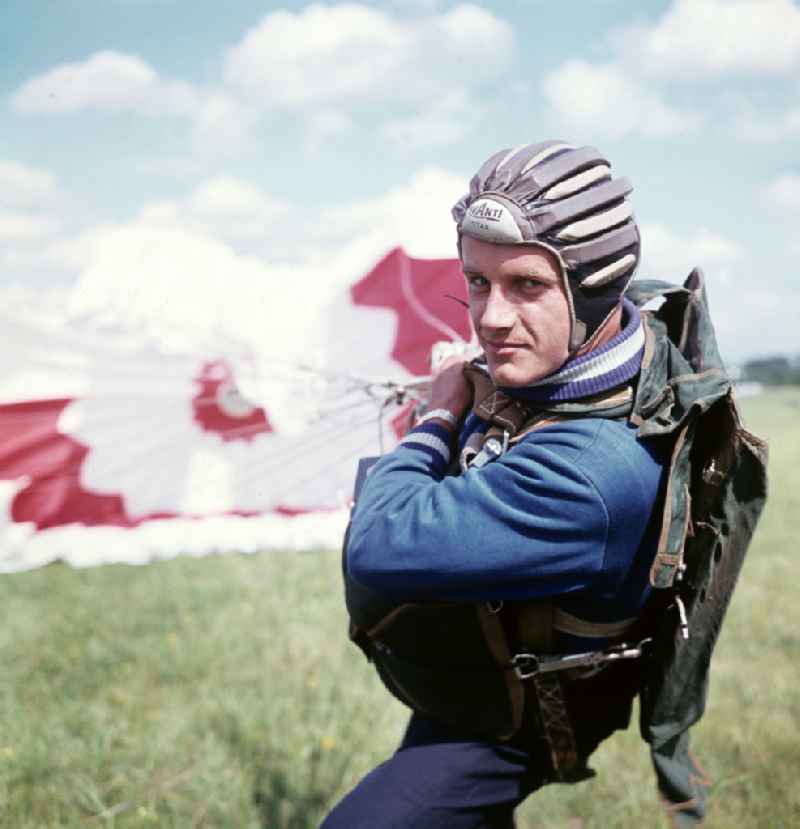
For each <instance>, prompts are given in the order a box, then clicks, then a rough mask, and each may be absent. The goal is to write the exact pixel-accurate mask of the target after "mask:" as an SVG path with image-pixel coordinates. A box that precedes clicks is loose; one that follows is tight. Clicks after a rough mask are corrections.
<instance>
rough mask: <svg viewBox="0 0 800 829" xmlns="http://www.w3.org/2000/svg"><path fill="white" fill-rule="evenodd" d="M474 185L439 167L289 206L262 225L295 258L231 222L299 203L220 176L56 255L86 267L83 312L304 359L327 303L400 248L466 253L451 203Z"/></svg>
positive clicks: (76, 298) (180, 336)
mask: <svg viewBox="0 0 800 829" xmlns="http://www.w3.org/2000/svg"><path fill="white" fill-rule="evenodd" d="M463 187H464V182H463V181H462V179H461V177H457V176H454V175H452V174H450V173H446V172H444V171H442V170H438V169H427V170H422V171H420V172H419V173H418V174H417V175H415V176H413V177H412V178H411V180H410V182H409V183H408V184H407V185H405V186H404V187H399V188H395V189H394V190H391V191H389V192H387V193H386V194H384V195H383V196H380V197H378V198H375V199H370V200H367V201H363V202H358V203H354V204H350V205H345V206H341V207H338V208H335V209H332V210H328V211H322V212H321V213H320V215H319V216H318V217H317V221H315V222H314V223H312V224H309V223H308V221H307V217H306V219H305V221H294V220H293V219H299V218H303V217H302V216H294V215H293V214H292V212H291V211H289V213H288V215H286V216H284V217H283V218H282V220H281V222H280V226H278V227H271V226H269V225H268V224H267V225H264V226H263V228H262V229H263V230H264V232H265V233H268V234H269V233H272V234H275V235H277V236H280V237H283V239H284V245H286V244H288V243H291V242H293V243H294V245H295V247H296V249H297V251H299V254H300V255H299V256H298V258H297V259H296V260H295V261H293V262H280V261H278V260H276V259H275V258H272V257H270V256H268V255H262V256H253V255H244V254H242V253H241V251H240V250H238V249H237V247H236V246H235V243H234V242H231V241H229V240H228V239H227V238H226V237H225V234H224V233H222V232H220V227H222V228H223V229H225V228H227V227H228V225H227V222H228V221H230V220H231V219H232V218H233V220H235V221H238V220H240V218H241V220H242V221H244V222H245V225H246V224H247V223H248V222H251V221H254V218H253V217H256V216H265V215H268V214H269V213H270V211H273V210H275V209H278V210H283V209H286V210H289V208H288V207H285V206H282V205H279V204H277V205H276V203H275V202H273V201H272V200H271V199H269V198H268V197H267V196H265V194H263V193H261V192H259V191H257V190H255V189H254V188H251V187H250V186H249V185H247V184H246V183H244V182H239V181H237V180H235V179H232V178H228V177H217V178H215V179H211V180H209V181H206V182H203V183H202V184H201V185H200V186H198V187H197V188H196V189H195V190H194V191H193V192H192V193H191V194H190V195H189V196H187V198H186V199H184V200H183V201H181V202H160V203H153V204H151V205H149V206H147V207H146V208H145V209H144V210H143V211H142V212H141V214H140V215H139V216H137V217H136V218H135V219H133V220H132V221H130V222H127V223H124V224H119V225H106V226H99V227H95V228H90V229H89V230H87V231H86V232H85V233H83V234H81V235H80V236H78V237H76V238H74V239H72V240H70V241H69V242H68V243H63V244H60V245H59V246H58V249H57V250H55V249H54V250H53V255H54V256H55V255H57V256H58V257H59V259H60V260H61V261H62V262H66V263H67V264H68V265H69V266H70V267H72V268H73V269H74V270H75V271H76V272H77V273H78V274H79V278H78V281H77V283H76V287H75V289H74V290H73V291H72V294H71V301H70V304H69V311H70V313H71V314H72V315H74V316H80V317H85V316H91V317H93V318H94V319H95V320H97V321H100V322H103V323H105V324H114V325H121V326H123V327H124V328H127V329H131V328H133V329H136V330H140V331H143V332H146V333H149V334H151V335H153V336H155V337H156V338H157V339H160V340H161V341H164V340H165V339H166V338H170V337H172V338H175V339H174V340H173V341H174V342H188V343H192V342H193V343H202V342H207V340H208V337H209V336H225V337H228V338H229V339H235V340H240V341H245V342H247V343H249V344H250V345H251V346H254V347H257V348H258V349H259V350H260V351H262V352H264V353H279V354H281V355H282V356H283V357H284V358H285V359H287V360H298V359H300V357H301V356H302V351H303V349H304V348H305V347H306V344H308V343H312V342H313V341H314V338H315V336H316V333H315V332H316V330H317V326H318V322H319V317H320V314H321V313H322V312H323V309H324V308H325V306H326V305H327V303H329V302H330V301H331V299H332V297H333V296H334V295H335V294H337V293H338V292H340V291H342V290H343V289H345V288H346V287H347V286H349V285H351V284H352V283H353V282H354V281H355V280H356V279H358V278H359V277H361V276H363V275H364V273H366V272H367V270H368V269H369V268H371V267H372V266H373V265H374V264H375V262H376V261H378V259H379V258H380V257H382V256H383V255H384V254H385V253H386V252H387V251H388V250H389V249H390V248H392V247H394V246H396V245H398V244H401V245H404V246H405V247H406V250H407V251H408V252H409V253H410V254H411V255H414V256H421V257H432V258H438V257H452V256H454V255H455V231H454V225H453V223H452V221H451V219H450V216H449V209H450V207H451V205H452V204H453V202H454V201H455V200H456V199H457V198H458V197H459V196H460V195H462V189H463ZM421 216H424V217H425V220H424V221H420V217H421ZM203 220H204V221H203ZM204 222H205V223H204ZM309 347H310V346H309Z"/></svg>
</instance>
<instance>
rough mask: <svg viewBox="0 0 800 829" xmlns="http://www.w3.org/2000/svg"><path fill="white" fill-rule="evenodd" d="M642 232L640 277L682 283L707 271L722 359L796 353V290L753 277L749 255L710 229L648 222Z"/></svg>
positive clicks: (712, 313) (710, 301)
mask: <svg viewBox="0 0 800 829" xmlns="http://www.w3.org/2000/svg"><path fill="white" fill-rule="evenodd" d="M641 231H642V265H641V267H640V269H639V276H640V277H641V278H648V279H649V278H657V279H665V280H666V281H668V282H673V283H683V281H684V279H685V278H686V277H687V276H688V274H689V272H690V271H691V269H692V268H694V267H699V268H700V269H701V270H702V271H703V273H704V276H705V284H706V290H707V292H708V301H709V306H710V308H711V318H712V321H713V323H714V327H715V329H716V333H717V340H718V343H719V346H720V351H721V353H722V356H723V359H725V360H734V361H735V360H742V359H746V358H748V357H750V356H752V355H753V354H761V353H763V352H764V348H765V347H767V348H769V349H770V350H775V351H781V350H784V351H787V352H788V351H791V350H796V340H797V335H796V333H795V332H796V325H795V323H794V316H796V309H795V306H796V303H795V301H794V297H793V295H792V291H793V286H790V287H789V288H786V287H782V286H781V285H780V284H775V282H774V281H773V282H772V283H771V284H769V283H768V282H766V281H763V280H755V279H753V278H752V276H751V274H752V273H753V265H752V262H751V261H750V259H749V256H750V254H749V252H748V251H747V250H746V249H745V248H744V247H743V246H742V245H741V244H739V243H738V242H737V241H734V240H733V239H729V238H727V237H725V236H722V235H720V234H719V233H717V232H715V231H713V230H710V229H708V228H700V229H698V230H696V231H693V232H691V233H681V232H678V231H676V230H674V229H673V228H670V227H668V226H667V225H664V224H650V225H645V226H643V227H642V228H641ZM761 270H763V264H761V269H760V270H759V272H761ZM765 332H768V333H765Z"/></svg>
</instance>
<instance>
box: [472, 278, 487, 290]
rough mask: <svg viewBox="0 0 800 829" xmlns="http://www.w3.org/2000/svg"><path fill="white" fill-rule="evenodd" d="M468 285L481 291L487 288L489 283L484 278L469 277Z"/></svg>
mask: <svg viewBox="0 0 800 829" xmlns="http://www.w3.org/2000/svg"><path fill="white" fill-rule="evenodd" d="M467 284H468V285H469V287H470V288H475V289H480V288H485V287H486V286H487V285H488V284H489V282H488V280H487V279H486V278H485V277H483V276H468V277H467Z"/></svg>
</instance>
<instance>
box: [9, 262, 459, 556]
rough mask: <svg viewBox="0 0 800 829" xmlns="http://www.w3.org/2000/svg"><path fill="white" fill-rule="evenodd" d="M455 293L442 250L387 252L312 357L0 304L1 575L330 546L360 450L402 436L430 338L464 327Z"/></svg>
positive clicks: (353, 290)
mask: <svg viewBox="0 0 800 829" xmlns="http://www.w3.org/2000/svg"><path fill="white" fill-rule="evenodd" d="M463 295H464V287H463V279H462V277H461V274H460V266H459V263H458V261H457V260H449V259H446V260H421V259H412V258H410V257H408V256H407V255H406V254H405V253H404V252H403V251H402V250H401V249H400V248H397V249H395V250H392V251H391V252H390V253H389V254H387V255H386V256H385V257H384V258H383V259H382V260H381V261H380V262H379V263H378V264H377V265H376V266H375V267H374V268H373V269H372V270H371V271H370V272H369V273H367V274H366V275H365V276H364V277H363V278H361V279H359V280H358V281H357V282H356V283H355V284H353V285H352V286H350V287H349V288H348V290H347V291H345V292H344V294H343V295H342V296H340V297H339V299H338V300H337V301H336V302H335V303H334V304H333V307H331V309H330V312H329V313H328V315H327V320H328V327H329V333H328V336H327V348H326V355H325V357H326V359H325V362H324V364H323V365H314V366H313V367H312V366H298V365H287V364H284V363H281V362H280V361H277V360H271V359H270V358H269V357H268V356H267V355H259V354H253V353H246V352H243V351H242V350H241V349H237V348H234V347H232V346H231V345H230V343H227V342H226V343H225V344H224V345H221V344H217V346H206V347H204V348H203V349H202V350H198V351H197V352H196V353H191V354H187V353H184V352H175V351H168V350H165V349H164V348H159V347H156V346H155V345H154V344H153V341H152V340H151V339H148V340H143V339H142V338H141V337H136V336H133V335H131V334H129V333H128V334H126V333H125V332H120V331H115V332H113V333H112V332H109V331H108V330H103V329H97V328H95V329H89V328H88V327H87V326H86V325H85V323H84V324H78V323H76V322H75V321H70V320H69V319H55V318H53V317H52V316H50V317H42V315H39V314H36V313H28V314H20V313H19V312H17V313H15V314H12V313H11V312H10V311H8V310H5V311H3V312H0V313H2V315H3V317H4V319H3V323H2V324H3V330H4V331H5V338H6V340H7V343H8V346H7V348H6V349H5V353H6V356H5V358H0V369H2V373H0V572H3V571H5V572H8V571H12V570H21V569H28V568H32V567H36V566H39V565H42V564H45V563H47V562H50V561H53V560H56V559H63V560H66V561H68V562H69V563H71V564H74V565H78V566H84V565H92V564H97V563H101V562H129V563H143V562H147V561H150V560H152V559H154V558H163V557H171V556H175V555H181V554H188V555H204V554H208V553H214V552H227V551H239V552H252V551H256V550H261V549H269V548H276V549H307V548H314V547H330V546H336V545H338V544H339V541H340V538H341V534H342V532H343V529H344V525H345V522H346V516H347V505H348V503H349V499H350V494H351V490H352V483H353V477H354V473H355V467H356V462H357V459H358V458H359V457H360V456H362V455H365V454H377V453H378V452H380V451H385V450H387V449H389V448H391V446H393V445H394V443H395V442H396V441H397V439H398V437H399V436H401V435H402V433H403V431H404V429H405V428H406V426H407V423H408V420H409V416H410V413H411V410H412V409H413V407H414V405H415V403H416V401H417V399H418V396H419V393H418V391H417V389H418V388H419V387H421V385H424V384H421V383H420V382H419V381H420V379H424V378H426V377H427V376H428V375H429V374H430V355H431V350H432V347H433V346H434V344H436V343H439V342H442V341H452V342H462V343H463V342H467V341H469V340H470V338H471V328H470V323H469V319H468V316H467V313H466V311H465V309H464V307H463V306H462V305H461V304H460V303H459V302H457V301H454V299H453V297H456V298H459V297H463ZM9 355H14V357H13V358H12V357H11V356H9Z"/></svg>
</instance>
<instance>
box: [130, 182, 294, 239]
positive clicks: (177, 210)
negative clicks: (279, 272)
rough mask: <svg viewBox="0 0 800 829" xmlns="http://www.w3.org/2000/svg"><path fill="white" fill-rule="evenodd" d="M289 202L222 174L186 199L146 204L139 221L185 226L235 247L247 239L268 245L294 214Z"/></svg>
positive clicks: (163, 226)
mask: <svg viewBox="0 0 800 829" xmlns="http://www.w3.org/2000/svg"><path fill="white" fill-rule="evenodd" d="M290 212H291V211H290V207H289V205H287V204H286V203H284V202H282V201H280V200H279V199H276V198H274V197H272V196H270V195H268V194H267V193H264V192H263V191H262V190H260V189H259V188H258V187H255V186H254V185H252V184H250V183H249V182H246V181H242V180H241V179H237V178H234V177H232V176H226V175H219V176H214V177H213V178H209V179H206V180H204V181H202V182H201V183H200V184H199V185H197V187H195V188H194V189H193V190H192V191H191V192H190V193H189V194H188V195H187V196H186V198H185V199H182V200H179V201H159V202H151V203H149V204H147V205H145V206H144V207H143V208H142V210H141V211H140V213H139V216H138V217H137V220H136V221H137V222H141V223H142V224H143V225H147V226H149V227H154V228H161V229H166V228H172V229H175V228H183V229H186V230H188V231H190V232H192V233H200V234H203V235H206V236H209V237H211V238H214V239H217V240H220V241H224V242H227V243H229V244H232V245H234V246H237V247H238V246H239V243H241V242H243V241H247V240H257V241H260V242H263V243H265V244H268V243H269V242H270V241H271V240H273V239H274V238H275V237H277V236H280V234H281V232H282V230H283V227H284V226H281V228H276V225H275V223H276V221H277V220H279V219H281V218H283V217H285V216H287V215H288V214H289V213H290Z"/></svg>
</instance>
